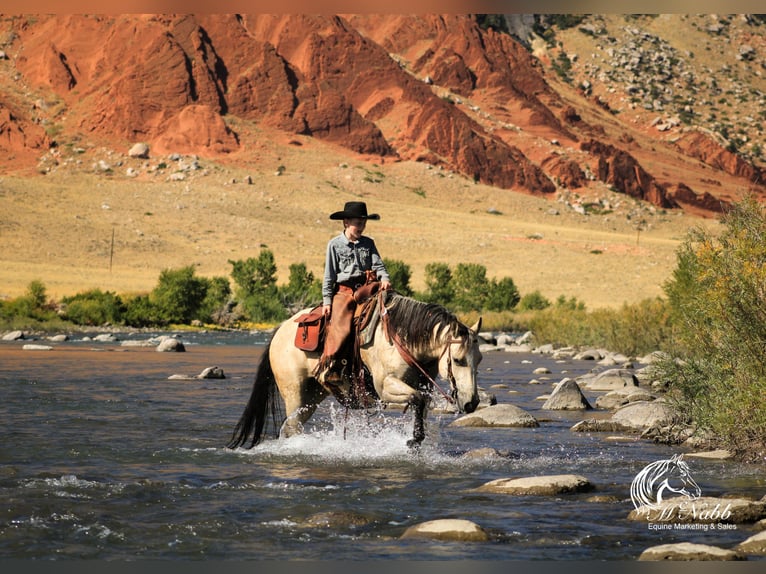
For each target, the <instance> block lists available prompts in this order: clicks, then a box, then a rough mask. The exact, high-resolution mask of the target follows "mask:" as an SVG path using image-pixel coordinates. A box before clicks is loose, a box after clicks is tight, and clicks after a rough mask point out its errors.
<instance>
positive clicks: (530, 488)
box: [476, 474, 593, 496]
mask: <svg viewBox="0 0 766 574" xmlns="http://www.w3.org/2000/svg"><path fill="white" fill-rule="evenodd" d="M592 489H593V485H592V484H591V482H590V481H589V480H588V479H587V478H585V477H584V476H580V475H577V474H555V475H548V476H528V477H523V478H498V479H497V480H492V481H490V482H487V483H485V484H483V485H481V486H480V487H479V488H477V489H476V490H477V491H478V492H495V493H499V494H516V495H533V496H552V495H556V494H568V493H572V492H587V491H589V490H592Z"/></svg>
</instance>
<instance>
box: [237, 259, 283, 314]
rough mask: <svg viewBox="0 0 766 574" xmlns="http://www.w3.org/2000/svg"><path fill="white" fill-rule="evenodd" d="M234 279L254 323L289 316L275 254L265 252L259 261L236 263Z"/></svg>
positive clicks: (249, 260) (240, 299) (240, 297)
mask: <svg viewBox="0 0 766 574" xmlns="http://www.w3.org/2000/svg"><path fill="white" fill-rule="evenodd" d="M229 263H230V264H231V266H232V273H231V276H232V278H233V279H234V282H235V283H236V284H237V286H238V289H237V291H236V293H235V295H236V297H237V299H238V300H239V303H240V305H241V307H242V309H243V310H244V312H245V314H246V315H247V316H248V318H249V319H250V320H251V321H257V322H269V321H281V320H282V319H285V318H286V317H287V311H286V310H285V308H284V306H283V305H282V301H281V300H280V298H279V290H278V289H277V275H276V274H277V265H276V263H275V260H274V254H273V253H272V252H271V250H269V249H267V248H263V249H261V252H260V254H259V255H258V258H257V259H256V258H253V257H248V258H247V259H246V260H244V261H242V260H238V261H232V260H229Z"/></svg>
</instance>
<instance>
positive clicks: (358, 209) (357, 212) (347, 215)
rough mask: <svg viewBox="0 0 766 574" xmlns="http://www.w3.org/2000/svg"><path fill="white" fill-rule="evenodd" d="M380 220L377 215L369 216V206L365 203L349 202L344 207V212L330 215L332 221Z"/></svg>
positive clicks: (371, 214)
mask: <svg viewBox="0 0 766 574" xmlns="http://www.w3.org/2000/svg"><path fill="white" fill-rule="evenodd" d="M355 217H358V218H360V219H375V220H377V219H380V215H378V214H377V213H370V214H369V215H367V204H366V203H365V202H363V201H347V202H346V205H344V206H343V211H336V212H335V213H333V214H331V215H330V219H353V218H355Z"/></svg>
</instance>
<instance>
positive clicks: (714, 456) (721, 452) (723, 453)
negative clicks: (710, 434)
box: [684, 448, 734, 460]
mask: <svg viewBox="0 0 766 574" xmlns="http://www.w3.org/2000/svg"><path fill="white" fill-rule="evenodd" d="M684 456H685V457H689V458H706V459H711V460H726V459H728V458H731V457H733V456H734V454H732V452H731V451H728V450H725V449H722V448H719V449H716V450H707V451H702V452H688V453H686V454H684Z"/></svg>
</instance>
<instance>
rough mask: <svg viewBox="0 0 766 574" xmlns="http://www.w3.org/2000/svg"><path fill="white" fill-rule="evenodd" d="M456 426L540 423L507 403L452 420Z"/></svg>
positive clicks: (513, 425) (537, 424)
mask: <svg viewBox="0 0 766 574" xmlns="http://www.w3.org/2000/svg"><path fill="white" fill-rule="evenodd" d="M450 426H458V427H538V426H540V423H538V422H537V419H536V418H535V417H533V416H532V415H530V414H529V413H528V412H527V411H525V410H524V409H521V408H519V407H517V406H515V405H511V404H508V403H502V404H497V405H491V406H488V407H487V408H484V409H481V410H478V411H476V412H473V413H471V414H468V415H464V416H462V417H460V418H458V419H456V420H454V421H453V422H452V423H451V424H450Z"/></svg>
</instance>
